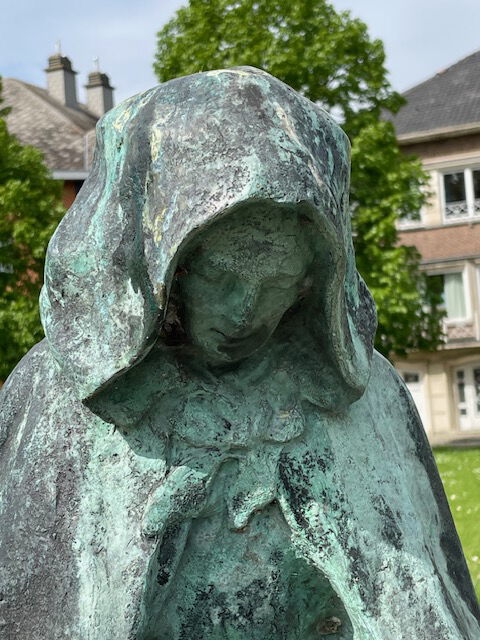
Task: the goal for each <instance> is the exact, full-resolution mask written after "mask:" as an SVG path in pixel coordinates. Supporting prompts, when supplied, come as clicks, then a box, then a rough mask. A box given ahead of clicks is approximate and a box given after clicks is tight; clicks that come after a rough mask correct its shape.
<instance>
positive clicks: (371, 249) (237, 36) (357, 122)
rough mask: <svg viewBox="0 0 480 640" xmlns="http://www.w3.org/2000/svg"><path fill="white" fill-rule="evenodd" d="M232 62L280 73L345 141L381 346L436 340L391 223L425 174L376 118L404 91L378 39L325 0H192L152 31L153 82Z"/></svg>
mask: <svg viewBox="0 0 480 640" xmlns="http://www.w3.org/2000/svg"><path fill="white" fill-rule="evenodd" d="M238 65H251V66H255V67H259V68H261V69H264V70H265V71H268V72H269V73H271V74H273V75H274V76H276V77H278V78H280V79H281V80H283V81H284V82H286V83H287V84H289V85H290V86H292V87H293V88H294V89H296V90H297V91H300V92H301V93H303V94H304V95H306V96H307V97H308V98H310V100H313V101H314V102H317V103H319V104H320V105H322V106H323V107H324V108H326V109H327V110H329V111H330V112H331V113H333V114H334V115H335V117H337V118H338V119H339V121H340V122H341V124H342V126H343V128H344V129H345V131H346V132H347V134H348V135H349V137H350V140H351V142H352V182H351V206H352V213H353V228H354V234H355V248H356V253H357V263H358V267H359V270H360V272H361V273H362V275H363V277H364V278H365V280H366V282H367V285H368V287H369V288H370V290H371V291H372V293H373V296H374V298H375V301H376V303H377V307H378V317H379V329H378V333H377V343H376V347H377V348H378V349H379V350H380V351H381V352H382V353H384V354H385V355H387V356H391V355H393V354H404V353H405V352H407V351H408V350H413V349H434V348H435V347H436V346H438V344H439V343H440V342H441V339H442V333H441V323H440V318H441V315H442V313H441V312H440V311H439V310H438V304H439V302H440V297H439V295H438V293H437V294H435V293H434V292H432V291H430V290H429V287H428V286H427V278H426V277H425V276H424V275H423V274H422V273H421V272H420V270H419V261H420V256H419V254H418V252H417V251H416V250H415V249H414V248H413V247H404V246H399V243H398V234H397V231H396V227H395V222H396V220H397V219H398V217H399V216H407V217H415V216H418V212H419V210H420V207H421V205H422V204H423V202H424V198H425V196H424V193H423V187H424V186H425V184H426V176H425V174H424V172H423V171H422V168H421V164H420V162H419V161H418V160H416V159H415V158H412V157H406V156H405V155H403V154H402V153H401V152H400V150H399V148H398V145H397V142H396V138H395V133H394V129H393V126H392V125H391V124H390V123H389V122H386V121H384V120H382V114H383V113H384V112H385V111H391V112H395V111H397V110H398V108H399V107H400V106H401V105H402V104H403V99H402V98H401V96H399V95H398V94H397V93H396V92H394V91H393V90H392V88H391V86H390V83H389V81H388V77H387V71H386V68H385V53H384V49H383V44H382V43H381V41H380V40H372V39H371V38H370V37H369V34H368V30H367V27H366V25H365V24H364V23H363V22H362V21H360V20H358V19H355V18H353V17H352V16H351V15H350V13H349V12H337V11H335V9H334V8H333V6H332V5H331V4H329V3H328V2H326V1H325V0H236V1H235V0H190V2H189V4H188V6H186V7H183V8H181V9H179V11H177V13H176V14H175V16H174V17H173V19H172V20H170V21H169V22H168V23H167V24H166V25H165V26H164V27H163V28H162V29H161V31H160V32H159V33H158V46H157V53H156V60H155V64H154V69H155V72H156V74H157V76H158V78H159V80H160V81H162V82H164V81H166V80H170V79H171V78H174V77H177V76H181V75H186V74H190V73H195V72H198V71H206V70H209V69H218V68H222V67H231V66H238Z"/></svg>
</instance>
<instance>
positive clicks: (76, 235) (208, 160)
mask: <svg viewBox="0 0 480 640" xmlns="http://www.w3.org/2000/svg"><path fill="white" fill-rule="evenodd" d="M348 180H349V145H348V140H347V139H346V136H345V134H344V133H343V132H342V130H341V129H340V128H339V127H338V126H337V125H336V124H335V123H334V122H333V120H332V119H331V118H330V117H329V116H328V115H327V114H326V113H325V112H324V111H322V110H321V109H320V108H319V107H317V106H316V105H313V104H312V103H310V102H309V101H308V100H305V99H304V98H302V97H301V96H299V95H298V94H296V93H295V92H293V91H292V90H291V89H290V88H288V87H287V86H286V85H284V84H282V83H280V82H279V81H277V80H275V79H274V78H272V77H271V76H269V75H268V74H265V73H263V72H261V71H258V70H254V69H249V68H242V69H233V70H224V71H220V72H209V73H205V74H198V75H195V76H191V77H186V78H180V79H178V80H175V81H172V82H169V83H166V84H164V85H160V86H159V87H157V88H155V89H152V90H151V91H149V92H147V93H145V94H142V95H140V96H136V97H134V98H132V99H130V100H129V101H128V102H126V103H124V104H123V105H120V106H119V107H117V108H116V109H114V110H113V111H112V112H110V113H109V114H107V115H106V116H105V117H104V118H103V119H102V121H101V122H100V124H99V128H98V144H97V152H96V159H95V166H94V170H93V171H92V174H91V176H90V177H89V179H88V181H87V182H86V184H85V186H84V188H83V189H82V192H81V193H80V195H79V198H78V199H77V201H76V203H75V205H74V206H73V207H72V209H71V210H70V212H69V213H68V214H67V216H66V217H65V219H64V221H63V222H62V223H61V225H60V227H59V229H58V230H57V232H56V234H55V236H54V238H53V239H52V242H51V244H50V247H49V252H48V259H47V267H46V281H45V287H44V290H43V293H42V300H41V305H42V318H43V322H44V327H45V332H46V336H47V340H46V341H45V342H44V343H42V344H41V345H39V346H38V347H37V348H36V349H34V350H33V351H32V352H31V353H30V354H29V355H28V356H27V357H26V359H25V360H24V361H22V363H20V365H19V366H18V367H17V369H16V370H15V372H14V373H13V374H12V376H11V378H10V379H9V380H8V382H7V383H6V385H5V388H4V390H3V391H2V404H1V405H0V427H1V432H0V433H1V435H2V440H3V446H2V447H1V449H0V456H1V461H0V463H1V466H0V469H1V470H0V487H1V488H0V495H1V500H2V502H1V507H0V527H1V529H0V530H1V532H2V535H1V537H0V558H1V562H2V564H1V568H0V591H1V593H2V599H1V601H0V605H1V606H2V607H3V608H4V609H2V616H3V618H2V620H4V621H5V624H4V628H5V629H6V630H7V637H11V638H22V640H33V638H38V637H42V638H43V637H44V638H46V639H47V640H48V639H50V638H51V639H52V640H53V638H55V640H57V639H58V640H63V639H65V640H66V639H67V638H68V639H69V640H122V639H125V640H187V639H188V640H191V639H192V638H194V639H195V640H197V639H198V640H207V639H208V640H212V639H214V640H217V639H218V640H284V639H285V640H297V639H298V640H300V639H302V640H314V639H317V638H321V637H325V638H331V639H332V640H333V639H334V638H335V639H338V640H402V639H405V640H407V638H408V640H411V639H412V638H415V639H416V640H475V638H477V637H478V632H479V627H478V623H477V621H476V616H478V608H477V604H476V601H475V597H474V594H473V590H472V586H471V583H470V580H469V576H468V572H467V570H466V566H465V562H464V559H463V555H462V551H461V547H460V544H459V542H458V538H457V536H456V533H455V529H454V526H453V523H452V520H451V516H450V513H449V510H448V506H447V502H446V500H445V496H444V494H443V491H442V487H441V483H440V480H439V477H438V473H437V471H436V467H435V464H434V462H433V458H432V454H431V451H430V449H429V446H428V443H427V441H426V438H425V435H424V433H423V430H422V426H421V424H420V422H419V419H418V415H417V413H416V411H415V409H414V407H413V404H412V401H411V399H410V397H409V396H408V392H407V391H406V389H405V386H404V385H403V382H402V381H401V380H400V379H399V378H398V376H397V374H396V373H395V371H394V370H393V368H392V367H391V366H390V365H389V364H388V363H387V362H386V361H385V360H384V359H383V358H382V357H381V356H379V355H378V354H375V353H373V351H372V341H373V336H374V332H375V312H374V307H373V302H372V299H371V297H370V295H369V293H368V291H367V290H366V287H365V285H364V283H363V282H362V280H361V278H360V277H359V276H358V274H357V272H356V269H355V261H354V254H353V248H352V241H351V234H350V219H349V209H348ZM4 612H5V613H4Z"/></svg>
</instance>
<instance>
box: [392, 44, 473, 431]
mask: <svg viewBox="0 0 480 640" xmlns="http://www.w3.org/2000/svg"><path fill="white" fill-rule="evenodd" d="M404 95H405V97H406V99H407V100H408V102H407V104H406V106H404V107H403V108H402V109H401V110H400V112H399V113H398V114H397V115H396V116H395V117H394V118H393V123H394V126H395V128H396V132H397V137H398V141H399V144H400V145H401V147H402V149H403V151H404V152H405V153H407V154H415V155H416V156H418V157H419V158H421V160H422V163H423V166H424V168H425V170H426V171H427V172H428V174H429V178H430V182H429V198H428V202H427V204H426V206H425V207H424V208H423V210H422V212H421V215H420V219H419V220H417V221H405V222H401V223H400V225H399V226H400V241H401V242H402V243H403V244H407V245H414V246H416V247H417V249H418V250H419V251H420V253H421V255H422V269H424V270H425V272H426V273H427V274H428V276H429V277H431V278H432V281H431V282H432V285H434V286H436V287H438V288H439V290H441V292H442V293H443V303H444V307H445V312H446V318H445V321H444V333H445V344H444V346H443V347H442V348H440V349H438V350H437V351H436V352H433V353H412V354H409V356H408V358H405V359H402V360H398V361H397V362H396V363H395V364H396V366H397V369H398V370H399V371H400V373H401V374H402V376H403V378H404V380H405V382H406V384H407V386H408V387H409V389H410V391H411V393H412V396H413V398H414V400H415V402H416V404H417V407H418V410H419V412H420V414H421V416H422V419H423V422H424V425H425V428H426V431H427V433H428V435H429V438H430V440H431V441H432V442H433V443H442V442H451V441H453V440H457V439H458V440H460V439H462V438H468V437H471V436H480V51H478V52H476V53H474V54H472V55H471V56H468V57H467V58H464V59H463V60H461V61H459V62H458V63H456V64H454V65H452V66H451V67H449V68H447V69H445V70H444V71H442V72H440V73H438V74H436V75H435V76H434V77H432V78H430V79H429V80H427V81H426V82H423V83H422V84H420V85H418V86H416V87H414V88H413V89H411V90H410V91H408V92H406V94H404Z"/></svg>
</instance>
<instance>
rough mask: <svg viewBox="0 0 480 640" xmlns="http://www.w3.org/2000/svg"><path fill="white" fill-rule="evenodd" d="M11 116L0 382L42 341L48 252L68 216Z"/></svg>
mask: <svg viewBox="0 0 480 640" xmlns="http://www.w3.org/2000/svg"><path fill="white" fill-rule="evenodd" d="M0 90H1V85H0ZM7 112H8V110H7V109H5V108H3V109H1V108H0V380H5V378H6V377H7V375H8V374H9V373H10V371H11V370H12V368H13V367H14V366H15V365H16V363H17V362H18V361H19V360H20V358H21V357H22V356H23V355H24V354H25V353H26V352H27V351H28V349H30V347H32V346H33V345H34V344H35V343H36V342H38V341H39V340H41V339H42V337H43V331H42V326H41V324H40V318H39V313H38V296H39V293H40V288H41V285H42V281H43V264H44V257H45V250H46V247H47V243H48V240H49V238H50V236H51V235H52V233H53V230H54V229H55V226H56V225H57V223H58V221H59V220H60V218H61V216H62V214H63V206H62V204H61V186H60V184H59V183H58V182H57V181H55V180H52V178H51V177H50V175H49V171H48V169H47V167H46V166H45V164H44V162H43V158H42V155H41V153H40V152H39V151H38V150H37V149H34V148H33V147H30V146H23V145H21V144H20V143H19V142H18V140H17V139H16V138H15V137H14V136H13V135H11V134H10V133H9V132H8V130H7V125H6V122H5V115H6V114H7Z"/></svg>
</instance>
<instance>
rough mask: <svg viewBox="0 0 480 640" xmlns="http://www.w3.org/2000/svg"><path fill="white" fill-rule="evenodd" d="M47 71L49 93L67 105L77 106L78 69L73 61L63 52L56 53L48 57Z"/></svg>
mask: <svg viewBox="0 0 480 640" xmlns="http://www.w3.org/2000/svg"><path fill="white" fill-rule="evenodd" d="M45 71H46V73H47V88H48V93H49V94H50V95H51V97H52V98H55V100H58V101H59V102H61V103H62V104H64V105H65V106H66V107H74V108H75V107H77V87H76V82H75V75H76V73H77V72H76V71H74V70H73V69H72V63H71V62H70V60H69V59H68V58H67V57H66V56H62V54H61V53H55V54H54V55H53V56H50V57H49V59H48V67H47V69H45Z"/></svg>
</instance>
